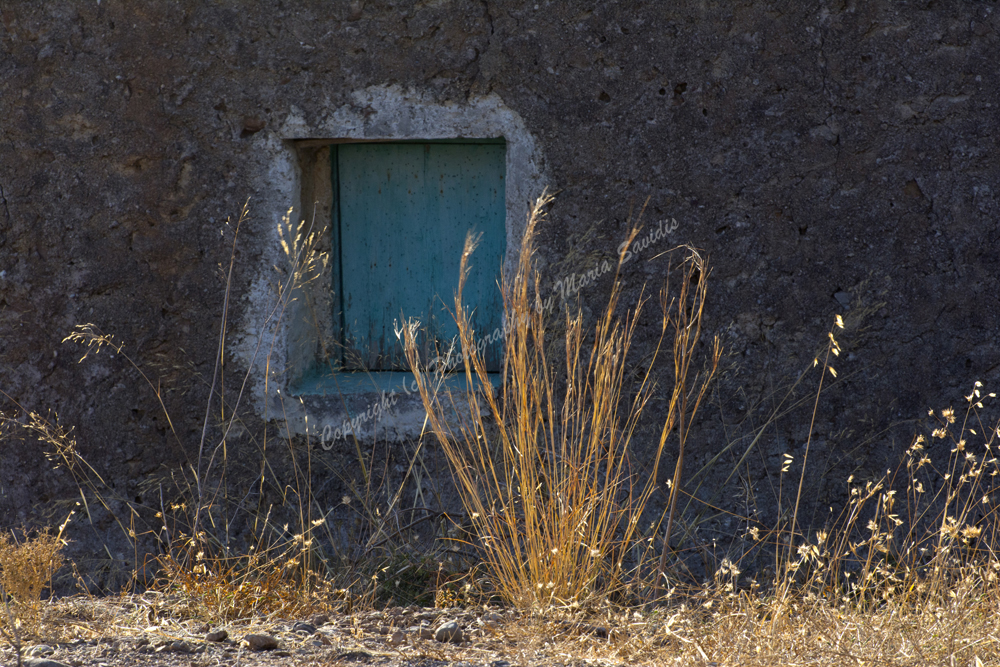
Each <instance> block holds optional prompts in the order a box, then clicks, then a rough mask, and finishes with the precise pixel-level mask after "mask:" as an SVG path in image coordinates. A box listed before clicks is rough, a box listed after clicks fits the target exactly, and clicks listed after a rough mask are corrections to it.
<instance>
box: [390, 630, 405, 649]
mask: <svg viewBox="0 0 1000 667" xmlns="http://www.w3.org/2000/svg"><path fill="white" fill-rule="evenodd" d="M405 643H406V634H405V633H404V632H403V631H402V630H396V631H395V632H393V633H392V634H391V635H389V646H401V645H403V644H405Z"/></svg>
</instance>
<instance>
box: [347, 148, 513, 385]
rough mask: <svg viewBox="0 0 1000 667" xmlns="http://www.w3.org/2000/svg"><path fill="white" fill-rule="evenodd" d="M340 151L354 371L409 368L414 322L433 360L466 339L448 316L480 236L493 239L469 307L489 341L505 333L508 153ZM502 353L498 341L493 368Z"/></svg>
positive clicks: (477, 261)
mask: <svg viewBox="0 0 1000 667" xmlns="http://www.w3.org/2000/svg"><path fill="white" fill-rule="evenodd" d="M336 150H337V158H336V159H337V173H338V179H339V183H338V184H337V189H338V193H339V207H338V209H339V217H340V220H339V223H340V224H339V234H340V236H339V241H340V244H339V245H340V253H339V254H340V266H339V271H338V273H339V276H340V280H341V284H340V285H339V289H337V292H338V293H339V295H340V297H341V299H340V305H341V307H342V312H341V314H342V318H341V321H342V323H343V328H344V330H343V334H342V335H343V337H344V341H345V343H346V344H347V345H346V347H347V349H348V352H347V354H346V355H345V357H344V368H345V370H362V369H364V370H400V369H405V368H406V359H405V357H404V355H403V350H402V346H401V345H400V343H399V341H398V340H397V338H396V334H395V328H396V326H397V324H398V323H400V322H401V321H402V319H403V318H405V317H416V318H418V319H420V321H421V322H422V323H423V324H424V325H425V326H426V327H427V335H426V336H425V337H424V338H423V339H422V340H421V343H422V346H423V347H424V354H425V358H426V359H431V358H433V357H434V356H437V355H439V354H441V351H442V350H444V349H446V348H447V341H450V340H451V339H452V338H453V337H454V336H456V335H457V333H458V331H457V327H456V326H455V323H454V321H453V320H452V318H451V316H450V315H449V314H448V310H449V309H451V308H452V307H453V295H454V292H455V289H456V287H457V285H458V272H459V264H460V261H461V254H462V247H463V244H464V242H465V236H466V233H467V232H468V231H470V230H473V231H475V232H477V233H479V232H481V233H482V234H483V236H482V240H481V243H480V246H479V248H478V249H477V251H476V253H475V255H473V267H472V272H471V274H470V276H469V280H468V282H467V284H466V290H465V305H466V306H467V307H472V308H474V309H475V319H474V327H475V329H476V331H477V332H482V334H481V336H483V337H485V336H488V335H490V334H491V333H492V332H493V331H494V330H495V329H496V328H497V327H500V325H501V317H502V312H503V308H502V299H501V296H500V291H499V288H498V286H497V281H498V279H499V276H500V268H501V265H502V262H503V254H504V250H505V248H506V242H507V239H506V230H505V219H506V207H505V188H504V173H505V150H506V149H505V147H504V146H503V145H501V144H437V143H423V144H413V143H406V144H402V143H401V144H353V145H341V146H338V147H337V149H336ZM336 279H337V276H336V275H335V280H336ZM501 348H502V346H501V344H500V343H499V341H497V342H494V343H493V344H491V345H490V346H489V347H488V349H487V360H488V365H489V367H490V368H491V369H492V370H498V369H499V367H500V354H501Z"/></svg>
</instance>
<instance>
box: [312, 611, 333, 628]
mask: <svg viewBox="0 0 1000 667" xmlns="http://www.w3.org/2000/svg"><path fill="white" fill-rule="evenodd" d="M309 622H310V623H311V624H313V625H315V626H316V627H317V628H320V627H322V626H324V625H326V624H327V623H329V622H330V615H329V614H316V615H315V616H313V617H312V618H310V619H309Z"/></svg>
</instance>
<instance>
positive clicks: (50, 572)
mask: <svg viewBox="0 0 1000 667" xmlns="http://www.w3.org/2000/svg"><path fill="white" fill-rule="evenodd" d="M67 522H68V519H67ZM63 528H65V524H63ZM63 544H64V542H63V538H62V529H60V531H59V533H56V534H53V533H52V532H50V531H48V530H44V531H42V532H41V533H39V534H38V535H36V536H34V537H31V538H28V537H21V538H18V537H17V536H16V535H15V534H13V533H0V607H2V609H0V637H3V638H4V639H6V640H7V642H8V643H9V644H10V645H11V646H12V647H14V650H15V652H16V654H17V663H18V664H19V665H20V664H21V647H22V643H23V642H24V641H25V640H28V639H33V638H37V637H41V636H42V635H43V634H44V633H45V632H46V627H45V624H44V623H43V614H42V611H43V608H42V604H43V603H42V591H44V590H45V589H46V588H48V587H50V586H51V585H52V577H53V576H54V575H55V573H56V570H58V569H59V568H60V567H61V566H62V563H63V557H62V554H61V553H60V552H61V551H62V548H63Z"/></svg>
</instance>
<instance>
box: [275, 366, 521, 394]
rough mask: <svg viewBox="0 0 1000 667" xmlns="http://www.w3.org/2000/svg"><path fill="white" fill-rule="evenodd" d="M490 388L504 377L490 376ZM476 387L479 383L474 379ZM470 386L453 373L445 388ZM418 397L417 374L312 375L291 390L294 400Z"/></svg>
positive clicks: (398, 372)
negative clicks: (350, 396)
mask: <svg viewBox="0 0 1000 667" xmlns="http://www.w3.org/2000/svg"><path fill="white" fill-rule="evenodd" d="M487 376H488V378H489V381H490V384H492V385H493V386H494V387H499V386H500V383H501V381H502V374H501V373H488V374H487ZM473 384H475V385H477V386H478V385H479V381H478V380H476V379H473ZM467 386H468V385H467V384H466V380H465V373H451V374H449V375H448V376H446V377H445V380H444V387H445V388H447V389H450V390H452V391H463V390H465V389H466V387H467ZM394 392H395V393H397V394H412V395H415V396H416V395H418V394H417V384H416V379H415V378H414V375H413V373H409V372H404V371H378V372H365V371H356V372H343V373H326V374H323V375H319V374H316V375H312V376H307V377H305V378H302V379H301V380H300V381H299V382H296V383H295V384H294V385H292V386H290V387H289V388H288V393H289V394H291V395H292V396H323V397H326V396H341V395H357V394H373V393H378V394H392V393H394Z"/></svg>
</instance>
